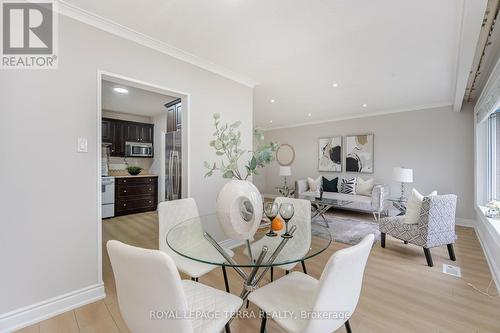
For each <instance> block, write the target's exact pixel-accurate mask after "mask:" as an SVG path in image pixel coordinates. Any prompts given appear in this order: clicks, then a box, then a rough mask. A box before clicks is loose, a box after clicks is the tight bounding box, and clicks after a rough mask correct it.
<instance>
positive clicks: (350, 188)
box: [340, 177, 356, 194]
mask: <svg viewBox="0 0 500 333" xmlns="http://www.w3.org/2000/svg"><path fill="white" fill-rule="evenodd" d="M340 193H345V194H356V177H354V178H350V179H345V178H342V182H341V183H340Z"/></svg>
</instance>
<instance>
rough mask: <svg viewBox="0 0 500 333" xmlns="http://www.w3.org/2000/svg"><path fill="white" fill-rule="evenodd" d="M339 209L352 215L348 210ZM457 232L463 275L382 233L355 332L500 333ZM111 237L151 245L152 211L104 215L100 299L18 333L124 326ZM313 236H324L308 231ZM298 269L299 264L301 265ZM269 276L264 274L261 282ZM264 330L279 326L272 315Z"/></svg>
mask: <svg viewBox="0 0 500 333" xmlns="http://www.w3.org/2000/svg"><path fill="white" fill-rule="evenodd" d="M342 214H344V215H349V214H351V215H350V216H352V214H354V213H342ZM365 218H366V216H365ZM457 234H458V240H457V243H456V246H455V251H456V255H457V262H456V264H458V265H459V266H460V267H461V269H462V275H463V278H462V279H458V278H455V277H452V276H448V275H445V274H443V273H442V272H441V270H442V264H443V263H452V262H451V261H450V260H448V256H447V252H446V247H442V248H436V249H433V250H432V254H433V259H434V267H432V268H430V267H427V266H426V263H425V258H424V254H423V251H422V249H421V248H418V247H416V246H412V245H404V244H403V242H401V241H398V240H396V239H394V238H391V237H388V239H387V246H386V248H385V249H382V248H380V244H379V243H377V244H376V245H375V246H374V248H373V250H372V252H371V255H370V258H369V260H368V264H367V267H366V272H365V278H364V282H363V290H362V293H361V297H360V300H359V304H358V307H357V309H356V311H355V313H354V315H353V317H352V318H351V320H350V322H351V326H352V329H353V332H355V333H371V332H398V333H401V332H419V333H421V332H426V333H427V332H429V333H432V332H434V333H438V332H440V333H445V332H446V333H448V332H450V333H451V332H454V333H460V332H480V333H486V332H490V333H493V332H496V333H498V332H500V299H498V298H497V299H493V298H488V297H486V296H483V295H481V294H479V293H477V292H476V291H474V290H472V289H471V288H470V287H469V286H467V285H466V282H471V283H474V284H475V285H477V286H478V287H483V288H484V287H485V286H486V285H487V284H488V282H489V281H490V279H491V275H490V272H489V269H488V265H487V263H486V260H485V257H484V254H483V252H482V250H481V247H480V245H479V242H478V239H477V237H476V234H475V233H474V230H473V229H471V228H464V227H457ZM110 239H118V240H121V241H123V242H125V243H128V244H131V245H135V246H140V247H145V248H157V247H158V244H157V243H158V222H157V215H156V213H143V214H136V215H129V216H124V217H118V218H113V219H109V220H104V221H103V266H104V267H103V274H104V283H105V287H106V298H105V299H104V300H102V301H99V302H96V303H92V304H89V305H86V306H83V307H81V308H78V309H76V310H74V311H70V312H66V313H64V314H62V315H59V316H57V317H54V318H51V319H48V320H45V321H43V322H41V323H39V324H36V325H33V326H30V327H27V328H25V329H23V330H20V331H18V332H22V333H28V332H41V333H58V332H61V333H63V332H64V333H72V332H81V333H115V332H122V333H125V332H129V330H128V329H127V327H126V325H125V323H124V321H123V319H122V317H121V315H120V311H119V309H118V303H117V299H116V291H115V283H114V279H113V273H112V270H111V265H110V262H109V257H108V255H107V253H106V250H105V249H106V247H105V246H104V245H105V243H106V241H108V240H110ZM313 241H314V242H323V241H324V240H322V239H319V238H314V239H313ZM344 247H346V245H344V244H340V243H334V244H332V245H331V246H330V248H329V249H328V250H327V251H325V252H324V253H322V254H321V255H319V256H317V257H315V258H312V259H311V260H309V261H308V262H307V268H308V272H309V274H310V275H312V276H314V277H316V278H318V277H319V276H320V274H321V271H322V269H323V266H324V264H325V263H326V261H327V259H328V258H329V257H330V256H331V255H332V253H334V252H335V251H337V250H339V249H341V248H344ZM237 255H241V253H237ZM296 269H297V270H299V269H300V265H299V266H298V267H297V268H296ZM228 273H229V280H230V287H231V291H232V292H234V293H236V294H238V293H239V291H240V289H241V278H240V277H239V276H238V275H237V274H236V273H235V272H234V271H232V270H228ZM283 273H284V272H282V271H281V270H279V269H277V270H275V278H277V277H279V276H281V275H282V274H283ZM200 282H203V283H205V284H208V285H211V286H214V287H217V288H219V289H222V290H223V289H224V283H223V279H222V274H221V270H220V269H216V270H214V271H212V272H211V273H209V274H208V275H206V276H204V277H202V278H200ZM267 282H268V280H266V281H265V283H267ZM494 292H496V290H494ZM250 309H251V310H253V311H255V313H257V312H256V311H257V309H256V308H255V306H252V305H251V306H250ZM259 324H260V321H259V319H236V320H235V321H233V323H232V325H231V328H232V331H233V332H237V333H240V332H241V333H246V332H258V331H259ZM268 332H283V330H281V329H280V328H279V327H278V326H277V325H276V324H275V323H273V322H272V321H270V322H268ZM338 332H345V329H344V328H341V329H339V330H338ZM172 333H173V332H172Z"/></svg>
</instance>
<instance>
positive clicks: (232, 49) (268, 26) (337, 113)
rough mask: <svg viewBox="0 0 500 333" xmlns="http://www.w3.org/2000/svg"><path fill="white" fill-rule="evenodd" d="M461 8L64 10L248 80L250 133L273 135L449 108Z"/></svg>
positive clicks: (390, 1) (283, 0)
mask: <svg viewBox="0 0 500 333" xmlns="http://www.w3.org/2000/svg"><path fill="white" fill-rule="evenodd" d="M464 1H469V0H419V1H410V0H407V1H402V0H376V1H374V0H294V1H291V0H272V1H271V0H267V1H264V0H210V1H206V0H150V1H148V2H147V3H144V2H142V1H136V0H107V1H102V0H67V1H66V2H69V3H70V4H71V5H74V6H77V7H80V8H82V9H84V10H86V11H89V12H92V13H95V14H97V15H99V16H102V17H104V18H106V19H109V20H112V21H114V22H116V23H118V24H120V25H123V26H126V27H127V28H130V29H133V30H135V31H137V32H140V33H143V34H145V35H147V36H150V37H152V38H154V39H157V40H159V41H161V42H163V43H166V44H169V45H171V46H172V47H175V48H178V49H180V50H183V51H185V52H187V53H189V54H191V55H194V56H197V57H199V58H202V59H205V60H206V61H207V62H211V63H214V64H217V65H219V66H223V67H224V68H227V69H228V70H230V71H233V72H236V73H239V74H241V75H244V76H247V77H251V78H252V79H254V80H255V81H257V82H258V83H259V84H258V85H257V86H256V88H255V93H254V121H255V125H256V126H260V127H279V126H287V125H293V124H298V123H305V122H317V121H322V120H329V119H336V118H342V117H352V116H359V115H369V114H377V113H384V112H393V111H402V110H408V109H418V108H423V107H432V106H442V105H452V104H453V101H454V99H455V98H456V91H455V89H456V82H457V67H459V61H460V59H459V58H460V53H461V52H463V48H464V44H463V43H462V45H461V38H463V36H464V34H465V35H466V36H467V33H468V32H469V31H463V30H464V29H468V26H462V16H463V15H466V14H464V13H463V12H462V10H463V8H465V7H463V6H464ZM474 1H475V2H476V3H480V2H481V3H484V2H485V0H474ZM469 3H471V2H470V1H469ZM483 13H484V10H483ZM476 16H477V15H476ZM479 16H480V15H479ZM473 24H474V25H476V24H477V25H478V27H477V28H479V27H480V24H481V21H480V20H479V22H473ZM469 35H471V34H469ZM472 35H473V34H472ZM469 44H470V45H473V47H475V42H472V43H469ZM471 51H472V53H473V51H474V50H471ZM468 70H469V69H467V68H465V70H464V72H465V73H467V74H468ZM332 83H337V84H338V87H337V88H333V87H332ZM464 89H465V88H464ZM462 96H463V92H462ZM271 99H274V100H275V103H270V100H271ZM364 103H366V104H367V107H365V108H364V107H362V105H363V104H364ZM308 114H310V116H309V115H308ZM271 121H272V124H271V123H270V122H271Z"/></svg>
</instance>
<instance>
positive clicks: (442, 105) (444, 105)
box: [256, 102, 453, 132]
mask: <svg viewBox="0 0 500 333" xmlns="http://www.w3.org/2000/svg"><path fill="white" fill-rule="evenodd" d="M452 106H453V105H452V103H451V102H448V103H435V104H427V105H420V106H414V107H410V108H403V109H393V110H388V111H380V112H372V113H363V114H356V115H352V116H340V117H336V118H328V119H323V120H315V121H308V122H303V123H297V124H292V125H284V126H276V127H265V128H263V127H256V128H257V129H259V130H261V131H264V132H266V131H274V130H279V129H285V128H293V127H301V126H310V125H318V124H324V123H329V122H334V121H341V120H350V119H358V118H367V117H376V116H383V115H389V114H394V113H402V112H410V111H417V110H425V109H436V108H449V109H450V110H451V108H452Z"/></svg>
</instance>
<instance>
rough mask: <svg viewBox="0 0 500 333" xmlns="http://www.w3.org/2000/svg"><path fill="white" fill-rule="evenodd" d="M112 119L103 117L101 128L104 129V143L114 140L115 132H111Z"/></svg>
mask: <svg viewBox="0 0 500 333" xmlns="http://www.w3.org/2000/svg"><path fill="white" fill-rule="evenodd" d="M111 123H112V122H111V120H108V119H102V121H101V130H102V142H103V143H112V142H113V133H112V132H111Z"/></svg>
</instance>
